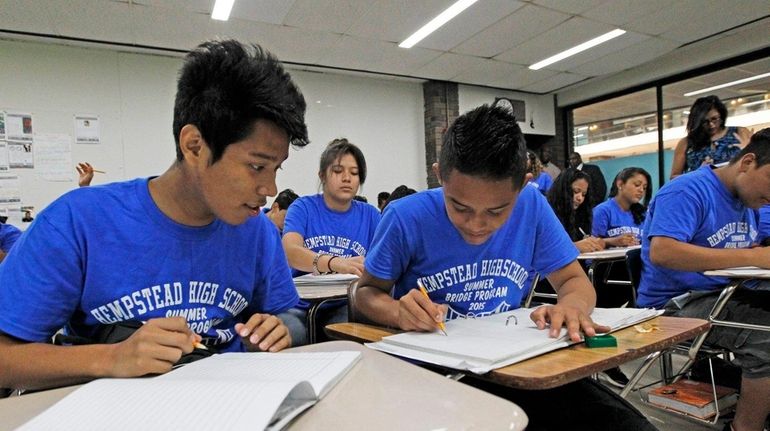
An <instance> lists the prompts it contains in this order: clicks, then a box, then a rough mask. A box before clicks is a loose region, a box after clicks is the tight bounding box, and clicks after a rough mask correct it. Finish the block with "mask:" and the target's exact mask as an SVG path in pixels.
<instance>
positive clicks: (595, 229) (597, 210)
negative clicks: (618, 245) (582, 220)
mask: <svg viewBox="0 0 770 431" xmlns="http://www.w3.org/2000/svg"><path fill="white" fill-rule="evenodd" d="M592 218H593V221H592V223H591V235H594V236H598V237H599V238H606V237H607V229H609V227H610V211H609V208H608V207H607V205H604V204H602V205H597V206H595V207H594V213H593V216H592Z"/></svg>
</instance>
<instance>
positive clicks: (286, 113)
mask: <svg viewBox="0 0 770 431" xmlns="http://www.w3.org/2000/svg"><path fill="white" fill-rule="evenodd" d="M304 114H305V100H304V98H303V96H302V94H301V93H300V91H299V89H298V88H297V87H296V86H295V84H294V83H293V82H292V80H291V77H290V76H289V74H288V73H287V72H285V71H284V69H283V67H282V65H281V64H280V63H279V62H278V60H277V59H276V58H275V57H273V56H272V55H271V54H269V53H268V52H267V51H265V50H263V49H262V48H260V47H259V46H256V45H253V46H247V45H243V44H241V43H238V42H236V41H232V40H228V41H221V42H206V43H203V44H201V45H199V46H198V47H197V48H196V49H194V50H193V51H191V52H190V53H189V54H188V55H187V57H186V58H185V61H184V65H183V66H182V70H181V73H180V75H179V80H178V88H177V95H176V102H175V106H174V121H173V134H174V139H175V141H176V160H175V161H174V163H173V164H172V165H171V167H170V168H169V169H168V170H167V171H166V172H165V173H163V174H162V175H160V176H158V177H151V178H139V179H135V180H131V181H126V182H120V183H113V184H107V185H102V186H97V187H84V188H79V189H77V190H73V191H71V192H69V193H67V194H65V195H64V196H62V197H61V198H59V199H57V200H56V201H55V202H54V203H52V204H51V205H50V206H48V208H46V209H45V210H44V211H42V212H41V213H40V214H39V216H38V218H37V220H36V221H35V223H33V224H32V225H31V226H30V227H29V229H28V230H27V231H26V232H25V233H24V234H23V235H22V237H21V238H20V239H19V241H18V243H17V244H16V246H15V247H14V248H13V249H12V250H11V253H10V254H9V255H8V257H7V258H6V260H5V262H4V263H3V265H2V268H1V269H0V387H5V388H26V389H30V388H46V387H52V386H57V385H66V384H72V383H77V382H82V381H86V380H90V379H93V378H98V377H134V376H143V375H146V374H157V373H165V372H167V371H169V370H170V369H171V367H172V366H173V365H174V364H175V363H176V362H177V361H178V360H179V359H180V357H181V356H182V355H184V354H187V353H190V352H191V351H192V350H193V344H194V343H195V342H203V343H204V344H205V345H207V346H209V348H211V349H215V350H217V351H244V350H248V351H254V350H265V351H268V350H269V351H278V350H281V349H283V348H286V347H288V346H289V345H290V343H291V340H290V337H289V335H288V331H287V329H286V326H285V325H284V324H283V323H282V322H281V321H280V320H279V319H278V318H277V317H275V315H276V314H278V313H280V312H282V311H285V310H287V309H289V308H290V307H292V306H294V305H295V304H296V303H297V301H298V300H299V298H298V296H297V292H296V289H295V288H294V285H293V283H292V280H291V273H290V270H289V267H288V265H287V263H286V257H285V255H284V253H283V249H282V247H281V242H280V238H279V235H278V231H277V229H276V228H275V227H274V226H273V225H272V223H270V221H269V220H268V219H267V217H265V216H263V215H262V216H261V211H260V208H259V207H260V206H262V205H264V204H265V199H266V197H267V196H274V195H275V194H276V185H275V176H276V171H277V170H278V169H279V168H280V166H281V163H283V161H284V160H286V158H287V157H288V153H289V146H290V145H292V146H295V147H303V146H305V145H306V144H307V129H306V126H305V122H304ZM127 320H131V321H135V322H145V323H144V324H143V325H141V326H139V328H138V329H136V331H135V332H133V333H132V334H131V335H130V336H129V337H128V338H127V339H125V340H124V341H121V342H118V343H115V344H88V345H77V346H73V345H67V346H55V345H51V344H47V341H48V340H50V339H51V336H52V335H53V334H54V333H55V332H56V331H57V330H59V328H62V327H66V330H67V332H68V334H70V335H76V336H79V337H84V338H91V339H93V338H94V337H95V336H96V333H97V332H98V330H99V329H100V328H103V327H104V326H107V325H110V324H114V323H118V322H123V321H127Z"/></svg>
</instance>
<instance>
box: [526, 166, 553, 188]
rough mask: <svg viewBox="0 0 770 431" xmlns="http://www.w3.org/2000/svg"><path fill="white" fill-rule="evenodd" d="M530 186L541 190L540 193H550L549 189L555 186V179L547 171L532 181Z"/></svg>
mask: <svg viewBox="0 0 770 431" xmlns="http://www.w3.org/2000/svg"><path fill="white" fill-rule="evenodd" d="M530 184H532V185H533V186H535V187H536V188H537V189H539V190H540V193H543V194H546V193H548V189H550V188H551V186H552V185H553V179H552V178H551V176H550V175H549V174H548V172H546V171H542V172H540V175H539V176H538V177H537V178H535V179H534V180H532V181H530Z"/></svg>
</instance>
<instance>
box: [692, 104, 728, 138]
mask: <svg viewBox="0 0 770 431" xmlns="http://www.w3.org/2000/svg"><path fill="white" fill-rule="evenodd" d="M712 109H716V111H717V112H718V113H719V128H720V129H722V128H724V127H725V121H727V107H725V104H724V103H722V101H721V100H719V98H718V97H717V96H705V97H699V98H698V99H696V100H695V103H693V104H692V107H690V114H689V116H688V118H687V149H688V150H695V151H697V150H700V149H702V148H705V147H707V146H709V145H711V136H710V135H709V132H708V125H707V124H706V121H708V120H707V116H708V113H709V111H711V110H712Z"/></svg>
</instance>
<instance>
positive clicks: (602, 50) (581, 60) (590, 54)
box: [545, 32, 650, 72]
mask: <svg viewBox="0 0 770 431" xmlns="http://www.w3.org/2000/svg"><path fill="white" fill-rule="evenodd" d="M647 39H650V36H647V35H645V34H639V33H634V32H627V33H626V34H623V35H621V36H618V37H616V38H615V39H612V40H609V41H607V42H605V43H603V44H601V45H597V46H595V47H593V48H591V49H589V50H586V51H583V52H581V53H579V54H576V55H573V56H572V57H568V58H565V59H564V60H562V61H559V62H556V63H554V64H551V65H549V66H546V67H545V68H546V69H551V70H558V71H560V72H570V71H572V70H574V69H575V68H576V67H578V66H580V65H582V64H585V63H588V62H590V61H593V60H597V59H599V58H602V57H605V56H607V55H609V54H611V53H616V52H620V51H623V50H625V49H627V48H628V47H630V46H634V45H636V44H638V43H641V42H644V41H645V40H647Z"/></svg>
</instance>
